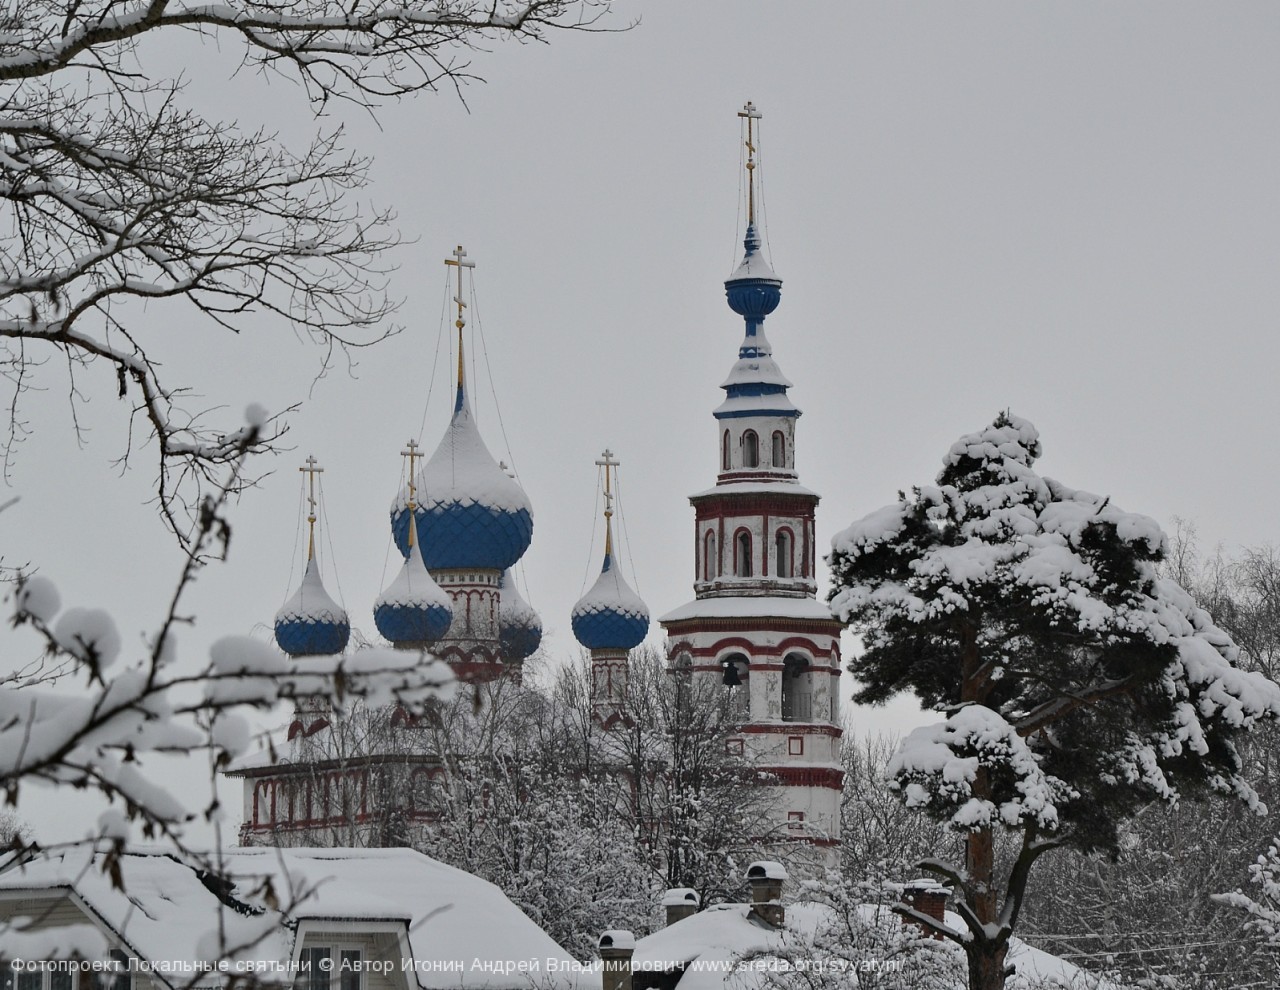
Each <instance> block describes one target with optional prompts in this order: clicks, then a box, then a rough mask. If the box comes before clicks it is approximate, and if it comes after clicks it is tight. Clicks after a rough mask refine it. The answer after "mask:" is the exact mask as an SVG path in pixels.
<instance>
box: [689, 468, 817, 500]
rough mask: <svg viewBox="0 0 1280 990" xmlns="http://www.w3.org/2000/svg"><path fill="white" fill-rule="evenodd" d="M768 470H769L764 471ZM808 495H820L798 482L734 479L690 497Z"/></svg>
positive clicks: (730, 478) (728, 479)
mask: <svg viewBox="0 0 1280 990" xmlns="http://www.w3.org/2000/svg"><path fill="white" fill-rule="evenodd" d="M764 470H768V469H764ZM729 492H731V493H732V494H734V495H808V496H812V497H813V498H817V497H818V493H817V492H815V491H813V490H812V489H809V488H805V487H804V485H802V484H800V483H799V482H796V481H735V480H734V479H733V477H728V478H725V479H724V481H720V482H717V483H716V486H715V487H714V488H705V489H703V490H702V491H700V492H696V493H694V494H693V495H690V496H689V498H690V500H693V499H699V498H707V497H708V496H711V495H724V494H726V493H729Z"/></svg>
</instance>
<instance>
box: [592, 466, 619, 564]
mask: <svg viewBox="0 0 1280 990" xmlns="http://www.w3.org/2000/svg"><path fill="white" fill-rule="evenodd" d="M621 464H622V462H621V461H615V460H614V459H613V451H612V450H610V449H609V448H608V447H606V448H605V449H604V453H603V454H601V455H600V460H598V461H596V467H602V468H604V552H605V555H606V556H607V555H609V554H611V553H613V486H612V485H611V483H610V481H611V478H610V470H609V469H610V468H616V467H620V466H621Z"/></svg>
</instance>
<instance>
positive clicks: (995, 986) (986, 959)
mask: <svg viewBox="0 0 1280 990" xmlns="http://www.w3.org/2000/svg"><path fill="white" fill-rule="evenodd" d="M1007 951H1008V949H1007V946H1004V945H1002V946H1000V948H998V949H995V948H994V947H993V943H991V942H986V941H983V942H975V943H970V944H969V945H968V946H966V947H965V952H966V953H967V954H968V957H969V990H1004V957H1005V953H1006V952H1007Z"/></svg>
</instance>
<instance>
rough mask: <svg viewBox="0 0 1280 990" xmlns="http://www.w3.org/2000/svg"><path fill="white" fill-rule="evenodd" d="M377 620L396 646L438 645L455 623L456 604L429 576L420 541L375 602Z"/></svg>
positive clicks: (374, 613)
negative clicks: (419, 544)
mask: <svg viewBox="0 0 1280 990" xmlns="http://www.w3.org/2000/svg"><path fill="white" fill-rule="evenodd" d="M373 621H374V623H375V624H376V625H377V627H378V632H380V633H382V635H383V636H385V637H386V638H387V639H389V640H390V641H391V642H392V643H394V644H395V645H396V646H418V645H421V644H424V643H434V642H435V641H436V640H438V639H440V638H441V637H442V636H444V634H445V633H447V632H448V631H449V626H451V625H452V624H453V603H452V602H451V601H450V600H449V596H448V594H447V593H446V592H445V591H444V589H443V588H441V587H440V585H438V584H436V582H435V580H434V579H433V578H432V577H431V575H430V574H428V573H427V568H426V565H425V564H423V562H422V554H421V553H420V552H419V549H418V544H417V543H416V542H415V543H414V545H413V546H412V547H411V548H410V549H409V559H408V560H406V561H405V562H404V566H403V567H402V568H401V569H400V573H399V575H397V577H396V579H395V580H394V581H392V582H391V584H390V585H389V586H388V587H387V590H386V591H384V592H383V593H382V594H381V595H379V596H378V599H377V601H375V602H374V604H373Z"/></svg>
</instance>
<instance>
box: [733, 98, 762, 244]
mask: <svg viewBox="0 0 1280 990" xmlns="http://www.w3.org/2000/svg"><path fill="white" fill-rule="evenodd" d="M738 116H739V117H743V118H745V119H746V121H747V223H748V224H753V223H755V222H756V182H755V174H756V145H755V131H754V128H753V126H752V125H754V124H755V122H756V121H757V120H761V119H763V118H764V114H762V113H761V112H760V111H759V110H757V109H756V105H755V104H754V103H752V102H751V101H750V100H747V105H746V106H744V107H743V108H742V109H741V110H739V111H738Z"/></svg>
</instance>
